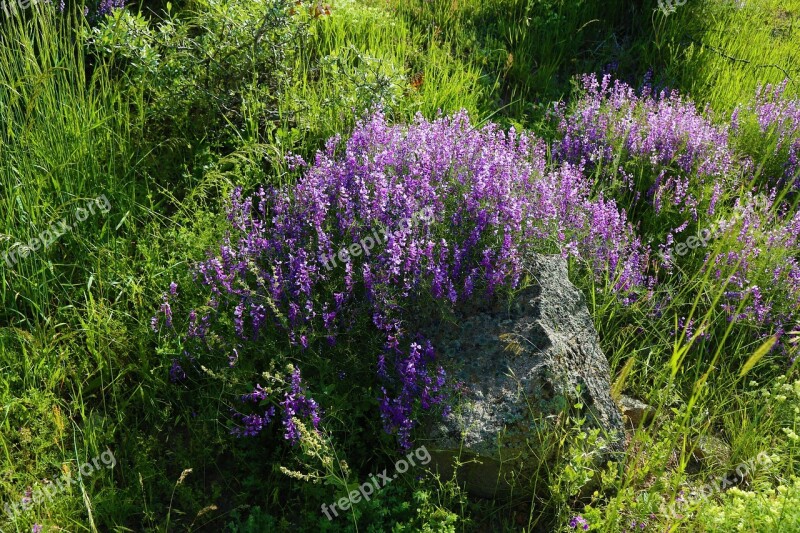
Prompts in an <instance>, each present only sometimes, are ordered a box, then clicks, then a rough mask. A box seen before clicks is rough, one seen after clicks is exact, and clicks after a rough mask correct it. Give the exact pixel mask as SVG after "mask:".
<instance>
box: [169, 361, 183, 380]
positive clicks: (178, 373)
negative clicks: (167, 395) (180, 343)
mask: <svg viewBox="0 0 800 533" xmlns="http://www.w3.org/2000/svg"><path fill="white" fill-rule="evenodd" d="M185 379H186V372H184V370H183V367H181V365H180V363H179V362H178V360H177V359H173V360H172V365H171V366H170V368H169V380H170V381H171V382H173V383H178V382H180V381H183V380H185Z"/></svg>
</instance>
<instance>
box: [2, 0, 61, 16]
mask: <svg viewBox="0 0 800 533" xmlns="http://www.w3.org/2000/svg"><path fill="white" fill-rule="evenodd" d="M49 3H50V0H16V1H15V0H2V1H0V12H3V13H5V15H6V18H7V19H9V18H11V17H12V16H14V15H16V14H17V6H16V4H19V8H20V10H22V11H24V10H26V9H28V8H29V7H31V6H35V5H36V4H49Z"/></svg>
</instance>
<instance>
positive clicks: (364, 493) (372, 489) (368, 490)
mask: <svg viewBox="0 0 800 533" xmlns="http://www.w3.org/2000/svg"><path fill="white" fill-rule="evenodd" d="M414 457H416V458H417V461H419V463H420V464H422V465H426V464H428V463H430V462H431V454H430V453H429V452H428V449H427V448H426V447H425V446H420V447H419V448H417V449H416V450H413V451H411V452H409V453H408V455H406V456H405V458H404V459H400V460H398V461H397V462H396V463H395V464H394V469H395V472H396V473H395V474H394V475H392V476H389V474H387V473H386V470H387V469H386V468H384V469H383V472H381V473H380V474H377V477H376V476H370V480H369V481H367V482H365V483H362V484H361V486H360V487H359V488H358V490H351V491H350V493H349V494H348V495H347V496H345V497H343V498H340V499H339V501H338V502H336V503H334V504H331V505H330V506H328V505H327V504H324V503H323V504H322V512H323V513H324V514H325V516H326V517H327V518H328V520H333V517H332V516H331V513H333V516H336V517H338V516H339V513H338V512H337V511H336V506H337V505H338V506H339V509H340V510H341V511H347V510H348V509H350V506H351V505H355V504H357V503H358V502H360V501H361V499H362V498H363V499H364V500H366V501H369V500H370V498H371V497H372V495H373V494H375V493H376V492H377V491H379V490H381V489H382V488H383V487H385V486H386V485H388V484H389V483H391V482H392V481H394V480H395V479H397V476H398V475H399V474H403V473H405V472H407V471H408V468H409V466H417V463H415V462H414ZM406 459H408V461H406Z"/></svg>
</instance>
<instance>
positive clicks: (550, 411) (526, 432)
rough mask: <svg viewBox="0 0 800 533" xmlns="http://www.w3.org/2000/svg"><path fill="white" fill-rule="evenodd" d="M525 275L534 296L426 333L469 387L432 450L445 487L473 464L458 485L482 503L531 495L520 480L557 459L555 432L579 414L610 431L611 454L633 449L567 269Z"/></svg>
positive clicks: (432, 438) (465, 311) (499, 301)
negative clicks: (524, 492) (627, 441)
mask: <svg viewBox="0 0 800 533" xmlns="http://www.w3.org/2000/svg"><path fill="white" fill-rule="evenodd" d="M526 270H527V272H528V273H529V276H530V283H529V286H528V287H527V288H524V289H522V290H520V291H519V293H518V294H516V295H515V297H514V298H512V299H511V301H510V302H509V299H508V298H496V299H494V300H493V301H486V300H485V299H479V298H476V299H475V300H474V301H473V302H472V303H471V304H469V305H466V306H461V307H460V308H459V309H458V310H457V313H456V316H454V317H453V320H451V321H447V322H445V323H442V324H437V325H435V326H431V325H428V326H427V327H422V329H423V331H424V333H425V334H426V335H427V336H428V338H430V339H431V340H432V342H433V344H434V346H435V347H436V349H437V351H438V353H439V356H440V358H441V362H442V364H443V366H444V367H445V369H447V370H448V372H449V373H450V375H451V377H455V379H456V380H458V381H460V382H463V384H464V387H462V392H461V401H459V402H458V405H457V407H456V409H455V410H454V412H453V414H452V415H451V416H450V417H448V419H446V420H444V421H440V422H437V424H436V425H435V426H434V427H431V428H430V429H429V431H428V437H429V441H427V442H426V445H427V447H428V449H429V450H430V452H431V455H432V457H433V459H434V461H435V464H436V466H437V467H438V468H439V470H440V472H441V473H442V474H443V476H445V478H450V477H451V476H452V473H453V465H454V462H455V461H456V459H458V461H459V462H461V463H466V464H462V465H460V466H459V467H458V469H457V472H458V480H459V481H460V482H461V483H463V484H464V485H465V486H466V489H467V490H468V491H469V492H470V493H472V494H474V495H477V496H483V497H497V496H501V497H502V496H503V495H506V494H508V493H509V491H511V489H512V487H515V488H514V490H515V491H519V490H520V488H521V487H522V490H524V487H526V486H529V484H528V483H527V481H524V482H523V483H522V484H520V481H521V480H520V479H516V480H515V479H513V477H516V476H523V477H525V478H527V479H528V480H529V479H530V476H533V475H535V471H536V470H537V469H538V468H540V467H541V466H542V465H544V464H545V463H546V462H547V461H550V460H552V459H553V452H552V450H554V449H555V448H556V446H554V445H553V444H554V443H553V442H552V436H553V433H552V432H551V431H549V428H550V427H551V426H552V425H553V424H554V423H555V421H556V420H558V419H561V418H563V417H564V416H565V415H566V414H567V413H568V412H570V411H572V412H573V414H576V415H577V414H580V415H581V416H585V417H586V426H590V427H597V428H601V430H602V432H601V434H602V435H604V438H605V439H606V440H607V444H608V445H607V447H606V448H605V449H604V453H605V452H607V453H612V452H621V451H623V449H624V444H623V442H624V426H623V422H622V417H621V416H620V412H619V410H618V408H617V406H616V404H615V403H614V401H613V400H612V398H611V396H610V385H609V368H608V361H607V360H606V357H605V355H604V354H603V352H602V350H601V349H600V346H599V341H598V336H597V332H596V331H595V329H594V325H593V323H592V319H591V316H590V315H589V312H588V310H587V308H586V301H585V298H584V296H583V293H581V292H580V291H579V290H578V289H577V288H576V287H575V286H574V285H572V283H570V281H569V279H568V277H567V264H566V261H565V260H564V259H562V258H561V257H560V256H542V255H531V256H530V257H529V258H528V259H527V260H526ZM579 387H580V393H579V394H578V393H577V392H576V391H577V390H578V388H579ZM578 401H580V402H581V403H582V404H583V408H582V409H581V412H580V413H576V412H575V409H573V405H574V404H575V403H576V402H578Z"/></svg>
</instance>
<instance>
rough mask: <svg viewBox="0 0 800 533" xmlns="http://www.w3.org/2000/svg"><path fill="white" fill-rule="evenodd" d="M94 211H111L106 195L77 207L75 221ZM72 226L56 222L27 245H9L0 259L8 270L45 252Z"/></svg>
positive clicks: (81, 219)
mask: <svg viewBox="0 0 800 533" xmlns="http://www.w3.org/2000/svg"><path fill="white" fill-rule="evenodd" d="M95 209H97V210H98V211H100V212H102V213H104V214H105V213H108V212H109V211H110V210H111V203H110V202H109V201H108V198H106V195H105V194H103V195H100V196H98V197H97V198H95V199H94V200H89V201H88V202H86V207H79V208H77V209H76V210H75V219H76V220H77V221H78V222H83V221H84V220H86V219H87V218H89V215H90V214H92V215H94V214H95ZM71 229H72V226H70V225H69V224H67V220H66V219H61V220H59V221H58V222H56V223H54V224H51V225H50V227H49V228H48V229H46V230H44V231H43V232H41V233H40V234H39V236H38V237H34V238H32V239H31V240H29V241H28V244H22V243H21V242H16V243H14V244H12V245H11V248H9V249H8V251H6V252H4V253H3V255H2V256H0V258H2V262H5V264H6V265H8V267H9V268H11V267H12V266H14V265H16V264H17V263H18V262H19V261H20V259H25V258H26V257H28V256H29V255H30V254H31V253H34V252H37V251H39V250H46V249H47V248H48V247H49V246H50V245H51V244H53V243H54V242H56V240H58V238H59V237H61V236H62V235H64V234H65V233H67V232H69V231H70V230H71Z"/></svg>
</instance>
